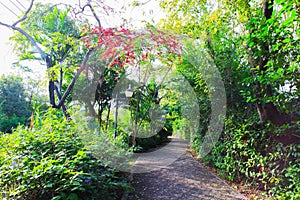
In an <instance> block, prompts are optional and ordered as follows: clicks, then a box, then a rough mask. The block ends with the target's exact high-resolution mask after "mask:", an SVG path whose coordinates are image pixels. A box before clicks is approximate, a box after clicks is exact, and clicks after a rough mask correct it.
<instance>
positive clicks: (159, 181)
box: [127, 138, 246, 200]
mask: <svg viewBox="0 0 300 200" xmlns="http://www.w3.org/2000/svg"><path fill="white" fill-rule="evenodd" d="M174 158H176V159H175V160H174ZM133 170H135V171H133V172H139V171H140V172H145V173H133V181H132V186H133V187H134V189H135V194H129V196H128V197H127V199H128V200H137V199H141V200H177V199H178V200H199V199H230V200H231V199H234V200H238V199H246V198H245V197H244V196H242V195H241V194H240V193H238V192H237V191H236V190H234V189H233V188H231V187H230V186H229V185H228V184H227V183H225V182H224V181H222V180H221V179H220V178H218V177H217V176H215V175H214V174H213V173H211V172H210V171H209V170H207V169H206V168H205V167H204V166H203V165H201V163H199V162H198V161H196V160H195V159H194V158H193V157H192V155H191V154H190V153H189V152H187V143H185V142H183V141H182V140H180V139H177V138H172V141H171V142H170V143H169V144H168V145H166V146H164V147H162V148H161V149H158V150H156V151H153V152H150V153H146V154H145V156H143V154H141V155H140V156H139V158H138V160H137V161H136V162H135V164H134V167H133ZM147 170H148V171H147Z"/></svg>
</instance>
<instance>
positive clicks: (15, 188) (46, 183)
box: [0, 111, 128, 200]
mask: <svg viewBox="0 0 300 200" xmlns="http://www.w3.org/2000/svg"><path fill="white" fill-rule="evenodd" d="M0 145H1V146H0V165H1V167H0V187H1V189H2V195H3V196H5V198H7V199H12V198H14V199H43V200H44V199H45V200H46V199H53V200H54V199H118V198H119V197H120V195H121V194H122V192H123V191H124V189H126V188H128V187H127V184H126V181H125V178H124V177H123V175H122V174H121V173H118V172H116V171H115V170H113V169H110V168H107V167H105V166H103V164H102V163H101V162H100V161H99V160H98V159H96V158H94V157H93V156H92V154H91V153H90V152H89V151H88V150H87V149H86V148H85V147H84V145H83V143H82V141H81V139H80V137H79V134H78V133H77V132H76V127H75V124H74V123H73V122H72V121H66V120H64V119H63V118H62V117H57V113H52V111H51V112H49V113H47V114H46V116H45V118H44V119H43V120H42V121H41V123H40V124H35V127H34V128H33V129H32V130H29V129H24V128H18V129H17V130H16V131H15V132H13V133H12V134H3V135H1V137H0Z"/></svg>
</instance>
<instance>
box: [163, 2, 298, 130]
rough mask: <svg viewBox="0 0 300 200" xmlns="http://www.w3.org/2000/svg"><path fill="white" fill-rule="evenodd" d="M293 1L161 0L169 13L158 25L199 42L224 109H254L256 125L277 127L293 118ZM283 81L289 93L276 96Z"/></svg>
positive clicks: (295, 85) (295, 51)
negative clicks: (215, 73)
mask: <svg viewBox="0 0 300 200" xmlns="http://www.w3.org/2000/svg"><path fill="white" fill-rule="evenodd" d="M297 2H298V1H275V2H274V1H268V0H266V1H263V3H259V2H249V1H237V2H232V1H218V2H215V4H214V5H212V4H211V3H209V1H200V0H193V1H179V2H178V1H161V6H162V7H163V8H164V9H165V10H166V11H167V12H168V13H169V16H168V18H167V19H165V20H163V21H161V26H162V27H164V28H165V29H171V27H173V28H172V30H173V31H177V32H180V33H182V34H186V35H188V36H189V37H192V38H194V39H200V38H201V39H202V40H203V43H204V44H205V45H204V48H206V49H208V51H209V53H210V55H211V57H212V58H213V60H214V62H215V64H216V65H217V67H218V69H219V71H220V72H221V74H222V77H223V79H224V81H225V87H226V91H227V102H228V103H229V104H228V107H229V108H234V109H235V110H237V108H240V109H245V110H249V109H248V107H253V106H252V105H255V106H256V107H257V111H258V114H259V116H260V121H261V123H262V124H266V123H267V122H271V123H273V124H275V125H276V126H281V125H283V124H285V123H291V122H292V121H293V120H294V121H295V120H297V119H299V118H298V117H299V115H297V112H299V109H297V108H296V107H299V106H297V105H298V103H296V101H297V100H296V99H298V96H299V70H297V69H299V56H297V55H298V54H299V49H297V48H296V47H297V46H299V40H298V39H297V35H299V28H298V27H299V12H298V10H299V4H297ZM177 4H178V5H179V6H177ZM171 8H172V9H171ZM275 8H276V9H275ZM174 27H175V29H174ZM287 82H288V83H289V84H290V87H291V88H293V90H290V91H282V90H281V88H282V87H284V86H285V85H286V83H287ZM247 112H248V111H247ZM297 116H298V117H297Z"/></svg>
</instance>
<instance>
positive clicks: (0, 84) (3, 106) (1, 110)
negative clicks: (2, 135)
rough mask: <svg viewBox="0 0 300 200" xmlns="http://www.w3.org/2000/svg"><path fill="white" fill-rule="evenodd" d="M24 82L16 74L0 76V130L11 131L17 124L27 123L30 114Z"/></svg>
mask: <svg viewBox="0 0 300 200" xmlns="http://www.w3.org/2000/svg"><path fill="white" fill-rule="evenodd" d="M23 85H24V83H23V81H22V79H21V78H20V77H17V76H13V75H10V76H2V77H1V78H0V131H1V132H11V131H12V130H13V129H14V128H16V127H17V126H18V125H24V124H25V123H26V122H27V123H28V118H29V116H30V114H31V111H30V105H29V102H28V101H27V99H26V98H27V97H26V95H25V91H24V87H23Z"/></svg>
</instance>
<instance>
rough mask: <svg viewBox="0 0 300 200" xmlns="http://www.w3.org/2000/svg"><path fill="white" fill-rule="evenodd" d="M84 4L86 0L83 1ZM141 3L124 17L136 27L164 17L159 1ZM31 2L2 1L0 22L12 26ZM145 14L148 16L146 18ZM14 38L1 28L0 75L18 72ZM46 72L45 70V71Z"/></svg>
mask: <svg viewBox="0 0 300 200" xmlns="http://www.w3.org/2000/svg"><path fill="white" fill-rule="evenodd" d="M81 1H82V2H84V0H81ZM132 1H133V0H106V1H105V2H106V3H107V4H109V5H111V6H112V7H114V8H115V7H119V8H120V7H121V6H126V5H129V4H131V2H132ZM35 2H43V3H54V4H56V3H66V4H73V5H74V4H75V3H77V2H78V1H76V0H36V1H35ZM139 2H140V3H145V2H147V3H146V4H145V5H144V6H142V7H135V8H129V9H127V11H126V13H125V14H124V16H125V17H126V19H130V18H131V19H132V20H133V24H134V25H135V26H136V27H140V26H141V24H142V23H141V21H142V20H149V19H151V18H154V20H155V21H158V20H159V19H160V18H161V17H163V16H164V14H163V12H162V11H161V10H160V8H159V5H158V1H157V0H150V1H149V0H140V1H139ZM29 3H30V1H29V0H1V1H0V21H1V22H4V23H7V24H12V23H13V22H15V21H16V20H17V19H18V16H22V12H23V11H25V10H26V9H27V7H28V6H29ZM24 7H25V8H26V9H25V8H24ZM143 13H146V14H147V15H146V16H144V15H143ZM120 21H121V20H120V17H116V16H110V17H108V18H106V20H105V21H103V23H104V24H106V25H107V26H116V25H118V24H119V23H120ZM10 36H12V30H10V29H8V28H6V27H4V26H0V75H2V74H8V73H10V72H16V71H17V69H12V65H13V63H14V62H16V61H17V57H16V55H15V54H14V52H13V44H10V43H9V37H10ZM28 65H31V66H35V67H34V68H35V70H37V71H39V69H41V68H42V67H43V66H40V64H39V63H34V64H33V63H29V64H28ZM43 71H44V70H43ZM38 73H39V72H38Z"/></svg>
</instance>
